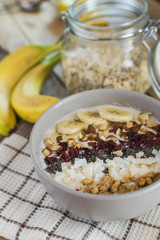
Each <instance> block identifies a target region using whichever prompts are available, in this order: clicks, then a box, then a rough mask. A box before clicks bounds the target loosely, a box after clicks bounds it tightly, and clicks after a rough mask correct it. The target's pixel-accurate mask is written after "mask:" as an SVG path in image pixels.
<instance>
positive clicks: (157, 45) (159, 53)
mask: <svg viewBox="0 0 160 240" xmlns="http://www.w3.org/2000/svg"><path fill="white" fill-rule="evenodd" d="M158 29H160V20H155V19H152V20H150V21H149V24H148V25H147V27H146V28H145V30H144V35H143V38H142V42H143V44H144V45H145V47H146V48H147V49H148V52H149V56H148V70H149V74H150V80H151V85H152V87H153V90H154V91H155V93H156V95H157V97H158V98H160V40H159V39H158V37H157V31H158ZM148 39H152V40H154V45H153V47H150V45H149V44H148V43H147V41H148Z"/></svg>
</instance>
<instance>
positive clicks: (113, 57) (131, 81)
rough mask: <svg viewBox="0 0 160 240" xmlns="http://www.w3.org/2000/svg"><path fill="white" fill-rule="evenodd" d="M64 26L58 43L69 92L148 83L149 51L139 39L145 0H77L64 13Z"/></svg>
mask: <svg viewBox="0 0 160 240" xmlns="http://www.w3.org/2000/svg"><path fill="white" fill-rule="evenodd" d="M63 18H65V21H67V27H68V29H69V31H68V33H67V34H66V36H65V39H64V41H63V44H62V48H61V55H62V67H63V72H64V76H65V81H66V86H67V89H68V91H69V92H71V93H76V92H80V91H84V90H89V89H98V88H120V89H127V90H133V91H138V92H140V93H145V92H146V91H147V90H148V89H149V88H150V77H149V72H148V65H147V59H148V51H147V49H146V47H145V46H144V44H143V43H142V38H143V36H144V29H145V28H146V26H147V24H148V22H149V13H148V5H147V3H146V1H144V0H125V2H124V1H122V0H116V1H109V0H99V1H97V0H85V1H82V0H78V1H76V2H75V3H74V4H73V5H72V6H70V8H69V11H68V15H67V14H65V15H63Z"/></svg>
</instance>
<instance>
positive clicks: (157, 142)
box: [156, 137, 160, 146]
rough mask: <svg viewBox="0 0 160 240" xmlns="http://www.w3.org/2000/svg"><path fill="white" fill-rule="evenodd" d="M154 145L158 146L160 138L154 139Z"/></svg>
mask: <svg viewBox="0 0 160 240" xmlns="http://www.w3.org/2000/svg"><path fill="white" fill-rule="evenodd" d="M156 145H157V146H160V138H159V137H158V138H157V139H156Z"/></svg>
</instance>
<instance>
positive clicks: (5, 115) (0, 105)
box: [0, 42, 61, 135]
mask: <svg viewBox="0 0 160 240" xmlns="http://www.w3.org/2000/svg"><path fill="white" fill-rule="evenodd" d="M60 45H61V42H59V43H57V44H52V45H48V46H38V45H28V46H24V47H22V48H20V49H18V50H16V51H15V52H13V53H12V54H10V55H8V56H7V57H6V58H5V59H4V60H3V61H2V62H1V63H0V122H1V124H0V134H2V135H4V132H5V135H7V131H9V130H10V129H12V128H14V127H15V124H16V116H15V113H14V112H13V110H12V108H11V105H10V95H11V92H12V90H13V88H14V86H15V85H16V83H17V82H18V81H19V80H20V78H21V77H22V76H23V75H24V74H25V73H26V72H27V71H28V70H29V69H30V68H31V67H33V66H35V65H36V64H37V63H38V62H40V61H41V60H42V59H43V58H44V57H45V56H47V55H48V54H50V53H52V52H53V51H56V50H59V48H60ZM7 129H8V130H7Z"/></svg>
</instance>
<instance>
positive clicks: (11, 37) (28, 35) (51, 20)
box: [0, 0, 160, 240]
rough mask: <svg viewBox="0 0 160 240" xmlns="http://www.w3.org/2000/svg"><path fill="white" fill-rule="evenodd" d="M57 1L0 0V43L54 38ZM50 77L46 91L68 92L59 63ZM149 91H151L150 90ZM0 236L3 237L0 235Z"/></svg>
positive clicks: (155, 13) (152, 2)
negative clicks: (34, 6)
mask: <svg viewBox="0 0 160 240" xmlns="http://www.w3.org/2000/svg"><path fill="white" fill-rule="evenodd" d="M57 1H58V0H50V1H48V2H44V3H43V4H42V5H41V9H40V11H39V12H37V13H24V12H22V11H20V9H19V7H18V6H14V7H12V8H9V7H8V4H12V3H13V2H14V0H0V31H1V34H0V46H2V47H3V48H5V49H7V50H8V51H9V52H12V51H14V50H15V49H17V48H19V47H20V46H23V45H26V44H30V43H35V44H40V45H45V44H51V43H53V42H56V41H57V40H58V38H59V37H60V36H61V34H62V32H63V23H62V21H61V19H60V18H59V17H58V14H57ZM148 3H149V9H150V13H151V17H153V18H156V19H158V18H159V19H160V1H159V0H148ZM53 77H54V91H53V89H52V88H51V91H50V93H49V94H50V95H56V94H58V97H61V96H65V95H67V92H66V89H65V86H64V83H63V81H62V79H63V78H62V71H61V67H60V66H57V67H56V69H55V71H54V73H53ZM46 87H47V86H46ZM44 91H45V89H44ZM150 93H151V94H152V95H154V93H153V91H152V90H151V92H150ZM0 240H4V238H2V237H0ZM11 240H12V239H11Z"/></svg>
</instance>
